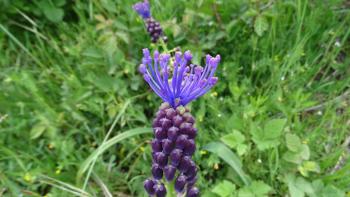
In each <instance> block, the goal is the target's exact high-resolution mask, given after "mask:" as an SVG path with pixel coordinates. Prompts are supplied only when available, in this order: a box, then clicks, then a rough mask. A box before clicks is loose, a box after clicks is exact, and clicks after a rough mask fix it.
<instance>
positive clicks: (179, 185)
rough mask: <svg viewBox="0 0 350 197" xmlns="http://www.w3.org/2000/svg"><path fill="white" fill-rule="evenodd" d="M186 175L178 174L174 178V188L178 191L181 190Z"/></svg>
mask: <svg viewBox="0 0 350 197" xmlns="http://www.w3.org/2000/svg"><path fill="white" fill-rule="evenodd" d="M186 179H187V178H186V176H185V175H182V174H181V175H179V176H178V177H177V178H176V180H175V190H176V191H177V192H178V193H180V192H182V191H183V189H184V187H185V184H186Z"/></svg>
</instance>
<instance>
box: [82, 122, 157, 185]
mask: <svg viewBox="0 0 350 197" xmlns="http://www.w3.org/2000/svg"><path fill="white" fill-rule="evenodd" d="M146 133H152V129H151V128H136V129H131V130H128V131H125V132H123V133H121V134H119V135H117V136H114V137H113V138H111V139H109V140H108V141H106V142H105V143H104V144H102V145H101V146H100V147H98V148H97V149H96V150H95V151H94V152H93V153H92V154H91V155H90V156H89V157H88V158H87V159H86V160H85V161H84V162H83V164H82V165H81V167H80V169H79V171H78V174H77V181H78V182H79V180H80V179H81V177H82V175H83V174H84V173H85V172H86V170H88V168H89V166H90V164H91V163H92V162H93V161H94V160H96V158H97V157H99V156H100V155H101V154H102V153H103V152H104V151H106V150H107V149H108V148H110V147H111V146H113V145H115V144H117V143H119V142H121V141H123V140H125V139H127V138H130V137H133V136H136V135H140V134H146Z"/></svg>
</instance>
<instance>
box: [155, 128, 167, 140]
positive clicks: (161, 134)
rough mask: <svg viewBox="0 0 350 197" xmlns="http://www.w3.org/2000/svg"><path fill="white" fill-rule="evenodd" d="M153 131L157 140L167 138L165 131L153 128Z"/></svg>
mask: <svg viewBox="0 0 350 197" xmlns="http://www.w3.org/2000/svg"><path fill="white" fill-rule="evenodd" d="M153 131H154V136H155V137H156V138H157V139H158V140H162V139H165V138H166V137H167V132H166V130H165V129H162V128H161V127H155V128H153Z"/></svg>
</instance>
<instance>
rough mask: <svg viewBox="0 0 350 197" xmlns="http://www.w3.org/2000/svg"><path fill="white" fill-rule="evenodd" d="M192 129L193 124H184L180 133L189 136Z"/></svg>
mask: <svg viewBox="0 0 350 197" xmlns="http://www.w3.org/2000/svg"><path fill="white" fill-rule="evenodd" d="M191 129H192V124H191V123H188V122H184V123H182V124H181V125H180V133H181V134H187V133H188V132H189V131H190V130H191Z"/></svg>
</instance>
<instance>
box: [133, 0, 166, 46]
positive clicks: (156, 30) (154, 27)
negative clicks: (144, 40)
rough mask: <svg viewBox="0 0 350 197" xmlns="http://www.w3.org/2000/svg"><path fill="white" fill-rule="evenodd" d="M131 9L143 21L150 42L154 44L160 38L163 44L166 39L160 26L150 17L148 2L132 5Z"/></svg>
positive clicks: (146, 0)
mask: <svg viewBox="0 0 350 197" xmlns="http://www.w3.org/2000/svg"><path fill="white" fill-rule="evenodd" d="M133 9H134V10H135V11H136V12H137V13H138V14H139V15H140V16H141V17H142V19H143V20H144V22H145V25H146V29H147V32H148V33H149V35H150V37H151V41H152V42H154V43H155V42H157V41H158V40H159V39H160V38H162V39H163V41H164V42H166V41H167V37H166V36H164V33H163V29H162V27H161V26H160V24H159V22H158V21H156V20H155V19H154V18H153V17H152V15H151V9H150V5H149V2H148V0H145V1H143V2H138V3H136V4H134V5H133Z"/></svg>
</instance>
